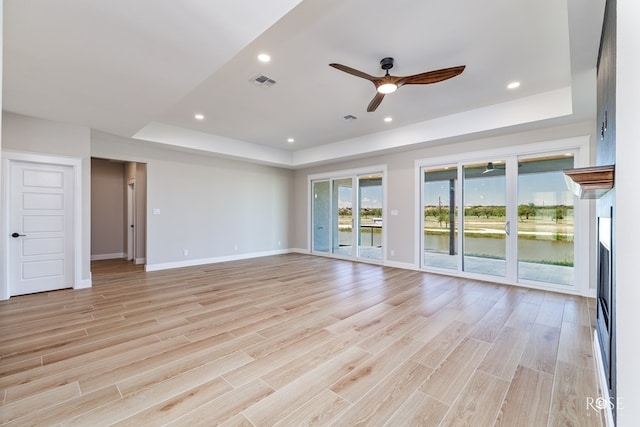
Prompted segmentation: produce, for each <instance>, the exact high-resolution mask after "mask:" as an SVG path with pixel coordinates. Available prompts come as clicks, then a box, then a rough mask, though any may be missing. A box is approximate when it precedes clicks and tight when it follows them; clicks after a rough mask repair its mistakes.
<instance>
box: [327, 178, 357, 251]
mask: <svg viewBox="0 0 640 427" xmlns="http://www.w3.org/2000/svg"><path fill="white" fill-rule="evenodd" d="M332 182H333V204H332V206H333V207H332V209H331V219H332V221H331V223H332V225H333V226H332V227H331V231H332V233H333V239H331V240H332V242H333V245H332V248H331V252H332V253H334V254H337V255H341V256H346V257H350V256H353V179H351V178H343V179H334V180H333V181H332Z"/></svg>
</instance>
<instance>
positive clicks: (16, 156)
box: [0, 149, 91, 299]
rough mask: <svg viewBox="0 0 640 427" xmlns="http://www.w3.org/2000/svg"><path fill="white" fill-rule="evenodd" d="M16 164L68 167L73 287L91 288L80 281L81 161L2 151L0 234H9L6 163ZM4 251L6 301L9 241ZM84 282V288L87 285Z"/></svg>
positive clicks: (2, 294)
mask: <svg viewBox="0 0 640 427" xmlns="http://www.w3.org/2000/svg"><path fill="white" fill-rule="evenodd" d="M14 161H19V162H27V163H44V164H51V165H58V166H69V167H71V168H72V172H73V182H74V186H73V191H74V197H73V218H74V221H73V224H74V226H73V264H74V265H73V278H72V281H73V288H74V289H81V288H86V287H90V286H91V280H88V281H87V280H83V279H82V223H83V217H82V159H81V158H79V157H70V156H63V155H48V154H39V153H31V152H25V151H15V150H5V149H3V150H2V197H1V203H2V213H3V217H4V220H3V221H2V224H0V227H1V229H2V235H3V236H8V235H9V200H8V197H9V184H10V182H9V181H10V180H9V176H8V173H9V172H8V171H9V164H10V162H14ZM2 247H3V252H4V265H5V269H4V271H3V272H2V273H3V277H2V282H3V285H2V288H0V299H9V258H8V257H9V242H8V240H6V239H5V240H4V244H3V245H2ZM87 282H88V285H87Z"/></svg>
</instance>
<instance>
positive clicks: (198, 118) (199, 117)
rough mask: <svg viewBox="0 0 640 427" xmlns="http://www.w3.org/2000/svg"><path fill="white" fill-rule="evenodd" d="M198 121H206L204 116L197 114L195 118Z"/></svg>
mask: <svg viewBox="0 0 640 427" xmlns="http://www.w3.org/2000/svg"><path fill="white" fill-rule="evenodd" d="M193 117H194V118H195V119H196V120H204V116H203V115H202V114H200V113H198V114H196V115H195V116H193Z"/></svg>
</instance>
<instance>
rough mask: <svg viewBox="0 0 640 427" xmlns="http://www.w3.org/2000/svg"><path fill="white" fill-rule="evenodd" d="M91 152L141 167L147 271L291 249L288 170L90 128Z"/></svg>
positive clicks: (290, 197) (290, 180) (290, 199)
mask: <svg viewBox="0 0 640 427" xmlns="http://www.w3.org/2000/svg"><path fill="white" fill-rule="evenodd" d="M91 153H92V155H93V156H94V157H100V158H111V159H118V160H126V161H135V162H141V163H146V165H147V212H146V213H147V268H148V269H151V270H153V269H159V268H169V267H177V266H181V265H195V264H201V263H207V262H214V261H218V260H220V261H222V260H226V259H234V258H243V257H249V256H255V255H262V254H269V253H275V252H278V251H283V250H286V249H287V248H289V247H290V236H291V230H290V228H291V227H290V221H289V220H290V218H291V217H292V206H293V204H292V198H293V196H292V190H293V188H292V183H293V171H290V170H286V169H281V168H275V167H270V166H262V165H254V164H250V163H245V162H240V161H235V160H229V159H221V158H216V157H213V156H208V155H204V154H203V155H199V154H194V153H186V152H181V151H174V150H170V149H165V148H160V147H157V146H153V145H152V144H149V143H145V142H142V141H137V140H132V139H126V138H120V137H116V136H113V135H108V134H104V133H101V132H92V138H91ZM154 210H156V211H157V212H159V214H154V213H153V212H154ZM185 250H186V251H187V255H184V251H185Z"/></svg>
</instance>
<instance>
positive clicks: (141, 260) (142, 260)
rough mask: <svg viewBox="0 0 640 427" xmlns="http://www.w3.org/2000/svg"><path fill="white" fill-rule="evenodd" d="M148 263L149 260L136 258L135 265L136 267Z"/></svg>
mask: <svg viewBox="0 0 640 427" xmlns="http://www.w3.org/2000/svg"><path fill="white" fill-rule="evenodd" d="M146 262H147V258H135V259H134V260H133V263H134V264H136V265H140V264H145V263H146Z"/></svg>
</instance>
